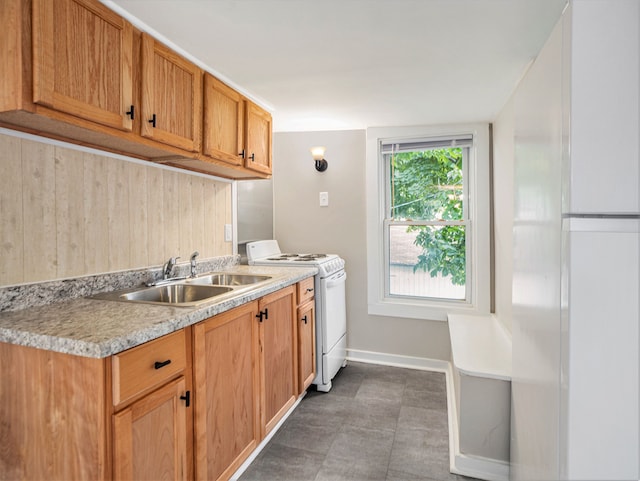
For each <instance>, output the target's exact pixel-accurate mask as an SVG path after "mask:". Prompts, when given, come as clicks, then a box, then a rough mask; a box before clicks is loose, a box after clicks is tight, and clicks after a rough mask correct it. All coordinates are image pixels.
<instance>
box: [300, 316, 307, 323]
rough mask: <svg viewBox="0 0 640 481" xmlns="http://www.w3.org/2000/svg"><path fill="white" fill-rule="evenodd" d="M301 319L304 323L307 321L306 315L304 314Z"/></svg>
mask: <svg viewBox="0 0 640 481" xmlns="http://www.w3.org/2000/svg"><path fill="white" fill-rule="evenodd" d="M301 320H302V321H304V323H305V324H306V323H307V316H304V317H303V318H302V319H301Z"/></svg>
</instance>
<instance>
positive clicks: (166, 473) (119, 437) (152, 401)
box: [113, 377, 191, 480]
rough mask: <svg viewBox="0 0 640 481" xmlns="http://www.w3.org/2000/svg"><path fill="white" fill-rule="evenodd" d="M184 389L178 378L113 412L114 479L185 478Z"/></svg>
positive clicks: (187, 411) (183, 384)
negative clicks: (115, 412)
mask: <svg viewBox="0 0 640 481" xmlns="http://www.w3.org/2000/svg"><path fill="white" fill-rule="evenodd" d="M185 389H186V384H185V379H184V377H180V378H178V379H176V380H175V381H172V382H170V383H168V384H166V385H165V386H163V387H161V388H159V389H158V390H156V391H154V392H152V393H151V394H149V395H147V396H145V397H144V398H142V399H140V400H138V401H136V402H134V403H133V404H131V405H130V406H128V407H127V408H125V409H123V410H122V411H120V412H118V413H117V414H114V416H113V424H114V440H113V442H114V452H113V465H114V473H113V474H114V479H118V480H159V479H168V480H169V479H170V480H186V479H187V477H188V452H187V451H188V449H187V446H188V443H187V425H188V423H187V416H188V413H189V411H190V409H191V408H190V407H187V399H188V398H189V397H190V396H189V394H188V393H187V391H185Z"/></svg>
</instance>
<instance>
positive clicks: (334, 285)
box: [319, 270, 347, 354]
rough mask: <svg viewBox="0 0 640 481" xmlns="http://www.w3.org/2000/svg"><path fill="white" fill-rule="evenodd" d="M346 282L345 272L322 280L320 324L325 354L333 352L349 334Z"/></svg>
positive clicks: (342, 271) (339, 272)
mask: <svg viewBox="0 0 640 481" xmlns="http://www.w3.org/2000/svg"><path fill="white" fill-rule="evenodd" d="M346 281H347V273H346V272H345V271H344V270H341V271H338V272H336V273H334V274H332V275H330V276H329V277H326V278H324V279H321V280H320V297H321V302H322V308H321V313H320V319H319V322H321V323H322V326H321V331H322V353H323V354H327V353H328V352H329V351H331V349H333V347H334V346H335V345H336V344H337V343H338V341H339V340H340V339H341V338H342V337H343V336H344V335H345V334H346V333H347V307H346V300H345V284H346Z"/></svg>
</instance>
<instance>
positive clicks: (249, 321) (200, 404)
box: [193, 302, 260, 481]
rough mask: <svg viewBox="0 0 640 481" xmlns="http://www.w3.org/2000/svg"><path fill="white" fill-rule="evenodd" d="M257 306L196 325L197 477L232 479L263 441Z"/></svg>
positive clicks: (228, 313)
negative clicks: (261, 435)
mask: <svg viewBox="0 0 640 481" xmlns="http://www.w3.org/2000/svg"><path fill="white" fill-rule="evenodd" d="M257 307H258V303H257V302H252V303H250V304H245V305H243V306H241V307H237V308H235V309H233V310H231V311H228V312H225V313H223V314H219V315H217V316H215V317H213V318H211V319H209V320H207V321H203V322H200V323H198V324H196V325H195V326H194V330H193V359H194V364H193V368H194V392H195V398H194V401H195V423H194V428H195V439H196V446H195V449H196V455H195V457H196V463H195V464H196V479H202V480H212V481H213V480H219V479H229V478H230V477H231V475H232V474H233V473H234V471H235V470H236V469H237V468H238V467H240V465H241V464H242V462H243V461H244V460H245V459H246V458H247V457H248V456H249V455H250V454H251V452H252V451H253V450H254V449H255V448H256V447H257V445H258V443H259V442H260V404H259V402H260V394H259V392H260V384H259V382H260V379H259V376H258V367H259V352H258V327H259V326H258V321H257V320H256V317H255V316H256V312H257Z"/></svg>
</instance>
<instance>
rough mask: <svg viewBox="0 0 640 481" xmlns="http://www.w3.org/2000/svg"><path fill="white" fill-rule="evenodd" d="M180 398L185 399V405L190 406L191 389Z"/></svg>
mask: <svg viewBox="0 0 640 481" xmlns="http://www.w3.org/2000/svg"><path fill="white" fill-rule="evenodd" d="M180 399H182V400H183V401H184V406H185V407H187V408H188V407H189V406H190V405H191V391H187V392H186V393H184V396H180Z"/></svg>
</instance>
